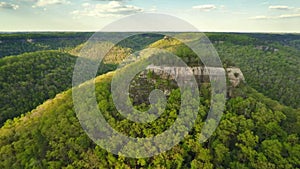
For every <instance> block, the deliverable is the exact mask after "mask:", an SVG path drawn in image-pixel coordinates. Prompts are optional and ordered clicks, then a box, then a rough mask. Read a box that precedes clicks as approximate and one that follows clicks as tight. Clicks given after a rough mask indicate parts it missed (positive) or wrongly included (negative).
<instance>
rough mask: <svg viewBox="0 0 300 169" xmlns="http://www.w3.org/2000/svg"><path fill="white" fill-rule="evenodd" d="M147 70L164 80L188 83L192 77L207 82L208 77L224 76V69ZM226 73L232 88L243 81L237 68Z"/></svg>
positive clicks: (166, 68) (153, 67)
mask: <svg viewBox="0 0 300 169" xmlns="http://www.w3.org/2000/svg"><path fill="white" fill-rule="evenodd" d="M147 69H148V70H150V71H152V72H153V73H155V74H157V75H159V76H161V77H162V78H164V79H167V78H168V79H173V80H174V79H177V80H178V78H179V77H180V79H179V80H183V81H188V80H189V79H190V78H189V77H188V76H190V75H194V76H195V78H196V80H200V82H205V81H206V82H208V81H209V76H211V78H212V79H213V78H217V77H218V76H221V75H222V74H224V71H225V70H224V69H223V68H219V67H192V68H190V69H189V68H187V67H167V66H153V65H150V66H148V67H147ZM226 73H227V76H228V79H229V81H230V82H231V84H232V86H233V87H237V86H238V85H239V84H240V83H241V82H242V81H245V78H244V75H243V73H242V71H241V70H240V69H239V68H235V67H231V68H227V69H226ZM145 75H146V72H145V73H142V74H141V76H145Z"/></svg>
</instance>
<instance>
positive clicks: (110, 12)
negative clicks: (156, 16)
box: [71, 1, 143, 17]
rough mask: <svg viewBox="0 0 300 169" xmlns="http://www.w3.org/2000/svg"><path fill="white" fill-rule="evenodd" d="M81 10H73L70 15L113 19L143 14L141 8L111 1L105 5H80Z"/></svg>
mask: <svg viewBox="0 0 300 169" xmlns="http://www.w3.org/2000/svg"><path fill="white" fill-rule="evenodd" d="M82 7H83V10H75V11H73V12H72V13H71V14H73V15H75V16H77V17H80V16H93V17H115V16H123V15H130V14H134V13H138V12H143V9H142V8H139V7H137V6H133V5H125V4H123V3H122V2H119V1H111V2H109V3H107V4H96V5H91V4H89V3H84V4H82Z"/></svg>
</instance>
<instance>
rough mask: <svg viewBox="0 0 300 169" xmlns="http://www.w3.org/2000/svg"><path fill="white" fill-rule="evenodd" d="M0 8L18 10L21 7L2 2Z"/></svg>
mask: <svg viewBox="0 0 300 169" xmlns="http://www.w3.org/2000/svg"><path fill="white" fill-rule="evenodd" d="M0 8H4V9H13V10H17V9H18V8H19V5H16V4H12V3H7V2H0Z"/></svg>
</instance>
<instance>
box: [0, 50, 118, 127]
mask: <svg viewBox="0 0 300 169" xmlns="http://www.w3.org/2000/svg"><path fill="white" fill-rule="evenodd" d="M76 59H77V57H75V56H72V55H69V54H66V53H61V52H57V51H40V52H33V53H25V54H22V55H19V56H10V57H5V58H2V59H0V95H1V97H0V105H1V108H0V125H2V124H3V123H4V122H5V121H6V120H7V119H12V118H14V117H16V116H19V115H21V114H22V113H26V112H28V111H30V110H32V109H34V108H35V107H36V106H38V105H40V104H41V103H43V102H44V101H46V100H47V99H50V98H53V97H54V96H55V95H56V94H58V93H60V92H62V91H65V90H67V89H69V88H71V87H72V75H73V69H74V65H75V63H76ZM115 68H116V66H115V65H112V64H106V65H104V64H103V65H102V66H101V69H100V68H99V72H98V75H99V74H102V73H105V72H107V71H110V70H114V69H115Z"/></svg>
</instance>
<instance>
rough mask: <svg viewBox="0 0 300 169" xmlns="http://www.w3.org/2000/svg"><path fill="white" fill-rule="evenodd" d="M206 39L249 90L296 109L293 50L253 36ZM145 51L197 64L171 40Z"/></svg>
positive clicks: (299, 93)
mask: <svg viewBox="0 0 300 169" xmlns="http://www.w3.org/2000/svg"><path fill="white" fill-rule="evenodd" d="M207 36H208V38H209V39H210V41H211V42H212V43H213V45H214V47H215V48H216V50H217V52H218V54H219V56H220V58H221V60H222V62H223V64H224V66H225V67H230V66H236V67H239V68H240V69H241V70H242V72H243V74H244V75H245V78H246V81H247V83H248V84H249V85H250V86H251V87H253V88H255V89H256V90H257V91H259V92H261V93H263V94H264V95H266V96H267V97H269V98H272V99H275V100H278V101H279V102H280V103H283V104H285V105H287V106H292V107H294V108H300V88H299V84H300V76H299V75H300V69H299V65H300V53H299V51H298V50H297V49H295V48H293V47H289V46H283V45H282V44H280V43H279V42H276V41H275V40H274V41H271V40H270V39H269V40H265V41H263V40H261V39H258V38H253V37H252V36H254V35H252V36H250V35H245V34H229V33H228V34H226V33H222V34H221V33H208V34H207ZM257 36H258V35H257ZM275 37H277V36H275ZM298 37H300V36H298ZM149 47H154V48H161V49H166V50H169V51H171V52H173V53H174V54H176V55H178V56H180V57H181V58H183V60H184V61H185V62H188V63H198V62H200V61H199V60H197V56H195V54H194V52H193V51H192V50H190V49H189V48H187V47H186V46H185V45H183V44H182V43H180V42H179V41H177V40H175V39H169V40H165V39H162V40H159V41H157V42H155V43H153V44H151V45H150V46H149Z"/></svg>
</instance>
